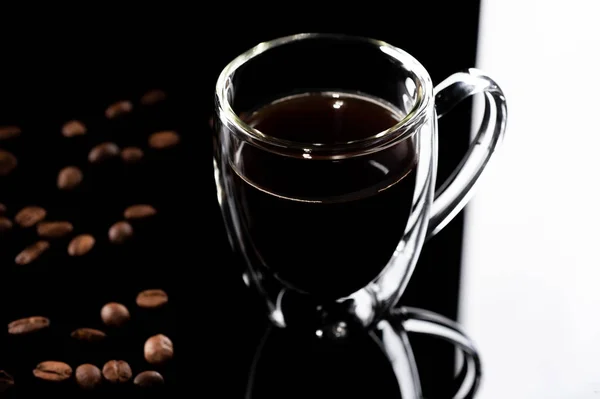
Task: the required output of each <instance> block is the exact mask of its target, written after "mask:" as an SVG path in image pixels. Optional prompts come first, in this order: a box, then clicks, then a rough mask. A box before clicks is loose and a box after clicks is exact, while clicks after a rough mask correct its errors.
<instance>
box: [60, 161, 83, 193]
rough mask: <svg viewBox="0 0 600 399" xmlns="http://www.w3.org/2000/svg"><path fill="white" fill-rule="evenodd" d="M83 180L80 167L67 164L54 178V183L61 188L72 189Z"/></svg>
mask: <svg viewBox="0 0 600 399" xmlns="http://www.w3.org/2000/svg"><path fill="white" fill-rule="evenodd" d="M82 180H83V173H82V172H81V169H79V168H78V167H76V166H67V167H66V168H63V169H61V171H60V172H59V173H58V178H57V179H56V185H57V186H58V188H59V189H61V190H72V189H74V188H75V187H77V186H78V185H79V183H81V181H82Z"/></svg>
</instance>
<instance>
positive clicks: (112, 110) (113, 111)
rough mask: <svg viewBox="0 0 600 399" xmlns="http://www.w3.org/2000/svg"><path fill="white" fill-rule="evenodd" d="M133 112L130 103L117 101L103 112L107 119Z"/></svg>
mask: <svg viewBox="0 0 600 399" xmlns="http://www.w3.org/2000/svg"><path fill="white" fill-rule="evenodd" d="M132 110H133V104H132V103H131V102H130V101H117V102H116V103H114V104H111V105H109V106H108V108H106V111H104V115H105V116H106V117H107V118H108V119H115V118H117V117H119V116H122V115H125V114H128V113H130V112H131V111H132Z"/></svg>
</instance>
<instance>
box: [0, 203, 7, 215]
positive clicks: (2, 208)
mask: <svg viewBox="0 0 600 399" xmlns="http://www.w3.org/2000/svg"><path fill="white" fill-rule="evenodd" d="M5 213H6V205H4V204H3V203H0V216H2V215H4V214H5Z"/></svg>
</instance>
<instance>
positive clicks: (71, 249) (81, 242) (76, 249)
mask: <svg viewBox="0 0 600 399" xmlns="http://www.w3.org/2000/svg"><path fill="white" fill-rule="evenodd" d="M94 244H96V239H95V238H94V237H93V236H92V235H90V234H80V235H78V236H77V237H74V238H73V239H72V240H71V242H70V243H69V246H68V248H67V252H68V253H69V255H71V256H82V255H85V254H87V253H88V252H90V251H91V250H92V248H93V247H94Z"/></svg>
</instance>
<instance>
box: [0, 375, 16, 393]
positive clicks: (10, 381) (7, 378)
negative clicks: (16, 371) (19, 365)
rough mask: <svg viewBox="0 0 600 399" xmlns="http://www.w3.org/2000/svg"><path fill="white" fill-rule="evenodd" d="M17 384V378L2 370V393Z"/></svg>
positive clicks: (0, 390) (0, 382)
mask: <svg viewBox="0 0 600 399" xmlns="http://www.w3.org/2000/svg"><path fill="white" fill-rule="evenodd" d="M14 385H15V379H14V378H13V376H12V375H10V374H8V373H7V372H6V371H4V370H0V394H2V393H4V392H7V391H8V390H9V389H11V388H12V387H13V386H14Z"/></svg>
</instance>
